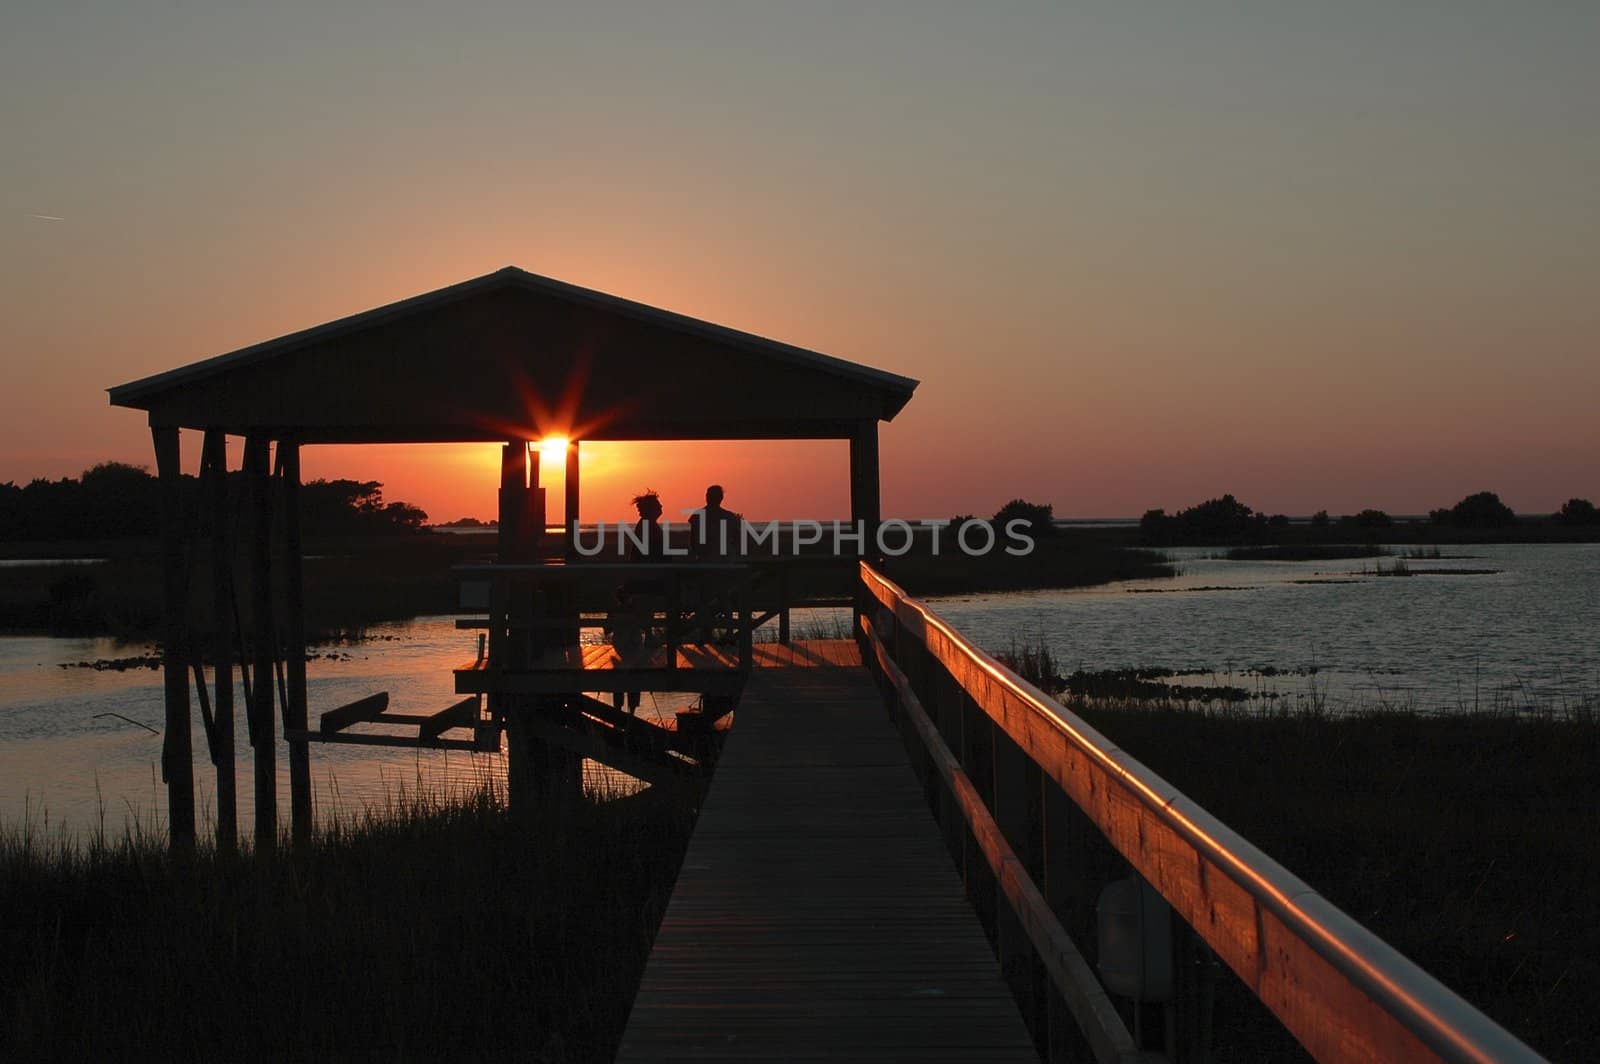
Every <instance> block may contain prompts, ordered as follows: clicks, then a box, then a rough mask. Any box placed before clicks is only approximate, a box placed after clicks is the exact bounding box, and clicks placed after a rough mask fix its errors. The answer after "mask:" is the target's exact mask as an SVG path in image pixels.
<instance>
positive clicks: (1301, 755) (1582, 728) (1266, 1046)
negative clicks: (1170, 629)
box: [1078, 704, 1600, 1060]
mask: <svg viewBox="0 0 1600 1064" xmlns="http://www.w3.org/2000/svg"><path fill="white" fill-rule="evenodd" d="M1078 711H1079V712H1080V713H1081V714H1082V715H1083V716H1084V717H1085V718H1086V719H1087V720H1088V721H1089V723H1091V724H1092V725H1093V726H1094V727H1096V728H1098V729H1100V730H1101V731H1102V732H1103V733H1105V735H1106V736H1107V737H1108V738H1109V739H1110V740H1111V741H1112V742H1114V743H1115V744H1117V745H1118V746H1119V747H1121V748H1122V749H1124V750H1126V751H1128V752H1129V753H1130V754H1132V755H1133V756H1134V757H1136V758H1138V759H1139V760H1140V761H1142V762H1144V763H1145V764H1146V765H1148V766H1149V767H1150V768H1152V769H1153V770H1155V771H1156V772H1157V773H1159V774H1160V775H1162V776H1163V777H1165V778H1166V779H1167V780H1169V781H1170V782H1172V783H1173V784H1174V785H1176V786H1177V787H1178V788H1179V789H1180V790H1182V791H1183V792H1184V793H1185V794H1187V795H1188V796H1189V797H1191V798H1193V799H1194V800H1195V801H1197V802H1198V803H1199V804H1200V805H1201V806H1203V807H1204V808H1206V809H1208V810H1209V811H1210V812H1212V813H1214V814H1215V815H1216V816H1218V817H1219V818H1220V819H1221V820H1222V821H1223V822H1224V823H1226V824H1227V825H1228V826H1229V827H1231V828H1233V829H1234V830H1236V831H1238V832H1239V833H1240V834H1241V835H1243V836H1244V837H1245V838H1247V839H1249V840H1250V841H1251V842H1252V843H1254V844H1256V845H1257V846H1259V847H1260V848H1261V849H1262V850H1264V851H1265V852H1266V853H1268V854H1270V855H1272V857H1273V858H1275V859H1276V860H1278V861H1279V862H1280V863H1282V864H1283V865H1285V866H1286V867H1287V868H1289V869H1290V870H1291V871H1292V872H1294V873H1295V874H1296V875H1299V876H1301V877H1302V878H1304V879H1305V880H1306V881H1307V882H1309V883H1310V884H1311V885H1312V886H1313V887H1314V888H1316V889H1317V890H1318V891H1319V892H1320V893H1322V894H1323V895H1325V896H1326V897H1327V898H1329V899H1330V900H1331V901H1332V902H1333V903H1334V904H1336V905H1338V906H1339V907H1340V908H1342V909H1344V910H1345V911H1346V912H1347V913H1349V914H1350V915H1351V916H1353V917H1355V918H1356V919H1357V920H1359V921H1360V922H1362V923H1363V924H1365V925H1366V926H1367V927H1368V928H1370V929H1371V930H1372V931H1373V932H1374V933H1376V934H1377V935H1378V936H1379V937H1381V938H1383V939H1384V940H1385V941H1387V942H1389V943H1390V944H1391V945H1393V946H1394V947H1396V948H1397V949H1399V950H1400V952H1402V953H1404V954H1405V955H1406V956H1408V957H1410V958H1411V959H1412V960H1414V961H1416V962H1417V963H1418V964H1420V965H1421V966H1422V967H1423V968H1425V969H1427V970H1428V971H1429V972H1431V973H1432V974H1433V975H1435V976H1436V977H1438V978H1439V979H1440V980H1441V981H1443V982H1444V983H1445V984H1446V985H1447V986H1449V987H1451V988H1452V989H1454V990H1455V991H1456V992H1458V993H1460V994H1461V995H1462V996H1463V997H1465V998H1466V999H1467V1000H1468V1001H1470V1002H1471V1003H1473V1004H1474V1005H1476V1006H1477V1007H1478V1008H1480V1009H1482V1010H1483V1011H1484V1012H1486V1013H1488V1014H1489V1015H1490V1016H1491V1017H1493V1018H1494V1019H1495V1020H1496V1021H1498V1022H1499V1023H1501V1024H1502V1025H1503V1026H1505V1027H1506V1028H1508V1029H1509V1030H1511V1031H1513V1032H1514V1033H1516V1034H1517V1035H1519V1036H1520V1037H1522V1038H1524V1039H1525V1040H1527V1041H1528V1042H1530V1043H1531V1044H1532V1045H1533V1046H1534V1047H1535V1048H1537V1049H1539V1050H1540V1051H1541V1052H1543V1053H1545V1054H1546V1055H1548V1056H1550V1057H1551V1058H1552V1059H1556V1060H1593V1059H1600V1029H1597V1028H1596V1026H1595V1024H1594V1022H1593V994H1594V988H1595V987H1596V986H1600V894H1597V891H1596V889H1595V887H1596V884H1597V883H1600V774H1597V773H1596V772H1595V771H1594V766H1595V765H1596V764H1597V763H1600V713H1596V712H1595V711H1594V709H1593V708H1592V707H1588V708H1586V707H1581V706H1579V707H1557V708H1546V709H1544V710H1539V711H1526V710H1523V711H1516V712H1512V711H1506V710H1502V709H1484V710H1480V711H1478V712H1468V713H1459V712H1458V713H1451V714H1435V715H1430V714H1425V713H1420V712H1414V711H1405V710H1398V709H1393V708H1387V709H1367V710H1357V711H1352V710H1349V709H1344V710H1341V711H1331V710H1330V709H1329V708H1328V707H1326V706H1321V707H1319V706H1300V707H1297V708H1284V707H1276V708H1273V707H1269V708H1266V709H1260V708H1251V709H1241V708H1238V707H1229V706H1221V707H1216V706H1212V707H1187V708H1173V707H1170V706H1168V707H1155V708H1151V707H1149V706H1145V705H1137V704H1125V705H1122V706H1110V705H1098V706H1080V707H1078ZM1220 993H1221V995H1222V996H1221V997H1219V1003H1218V1010H1219V1015H1218V1024H1219V1034H1218V1047H1219V1059H1226V1058H1227V1057H1229V1056H1231V1057H1232V1059H1245V1060H1248V1059H1265V1058H1266V1057H1268V1056H1274V1055H1275V1054H1277V1053H1279V1052H1280V1051H1282V1052H1290V1051H1291V1049H1290V1047H1288V1046H1287V1044H1286V1043H1283V1040H1282V1038H1281V1036H1280V1035H1279V1034H1278V1033H1277V1032H1275V1031H1274V1027H1275V1024H1274V1023H1273V1021H1272V1020H1271V1018H1270V1017H1268V1016H1266V1015H1265V1013H1264V1012H1262V1011H1261V1010H1260V1007H1259V1006H1257V1005H1255V1004H1253V1003H1252V1002H1251V1001H1249V1000H1248V994H1247V992H1245V991H1244V990H1243V988H1242V985H1241V984H1237V983H1236V982H1232V981H1231V980H1226V981H1225V984H1224V987H1223V989H1222V990H1221V991H1220ZM1226 1043H1232V1044H1233V1045H1234V1046H1235V1048H1236V1052H1234V1053H1231V1054H1230V1053H1224V1052H1220V1050H1221V1049H1222V1048H1223V1046H1224V1045H1225V1044H1226ZM1241 1047H1242V1048H1241ZM1280 1047H1281V1048H1280Z"/></svg>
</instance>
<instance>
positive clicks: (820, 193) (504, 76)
mask: <svg viewBox="0 0 1600 1064" xmlns="http://www.w3.org/2000/svg"><path fill="white" fill-rule="evenodd" d="M223 6H225V5H219V4H213V3H193V4H191V3H182V2H178V3H163V4H143V3H134V2H121V3H115V4H110V3H106V4H99V3H87V4H75V3H62V2H60V0H52V2H49V3H34V2H31V0H23V2H21V3H8V4H6V5H5V8H4V11H3V13H0V133H3V137H4V139H3V149H0V150H3V153H4V156H3V157H4V160H5V166H4V168H3V170H0V175H3V177H0V180H3V193H4V195H3V202H0V206H3V208H4V214H3V215H0V345H3V348H0V353H3V357H4V360H5V367H6V371H7V373H6V387H5V389H4V390H3V391H0V481H3V480H17V481H25V480H27V479H30V478H32V477H35V476H51V477H56V476H62V475H75V474H76V473H78V472H79V471H81V470H82V469H83V468H85V467H86V466H88V465H91V464H93V463H95V462H97V461H101V460H105V459H118V460H123V461H131V462H137V463H149V462H150V461H151V459H150V457H149V454H150V450H149V436H148V433H147V432H146V429H145V425H144V421H143V417H142V415H140V414H139V413H136V412H134V411H129V410H120V409H113V408H111V407H110V406H109V405H108V404H107V401H106V395H105V392H104V389H105V388H106V387H107V386H110V385H113V384H119V383H122V382H125V381H129V380H132V379H135V378H138V377H142V376H145V375H147V374H150V373H154V372H157V371H160V370H164V369H167V368H170V367H173V366H176V365H180V364H183V363H187V362H190V361H194V360H196V359H199V358H203V357H206V356H210V355H213V354H217V353H219V352H223V351H227V350H232V349H234V348H237V347H241V346H244V345H246V344H250V343H254V342H256V341H259V340H263V339H267V338H270V337H272V336H276V335H279V334H282V333H286V332H292V331H295V330H298V329H301V328H304V327H307V326H310V325H314V324H317V323H320V322H322V321H326V320H328V319H331V318H336V317H340V316H343V315H345V314H349V313H353V312H356V311H360V310H364V309H367V308H368V307H371V306H375V305H378V304H381V303H385V302H388V301H391V300H394V299H398V298H402V297H405V296H409V295H414V294H417V293H419V292H423V291H427V290H430V289H433V288H436V287H439V286H441V285H444V284H449V283H452V282H455V281H459V280H462V279H465V278H467V277H472V276H476V275H479V274H483V273H486V272H489V271H491V270H494V269H497V268H499V267H501V266H505V265H508V264H515V265H519V266H522V267H524V268H525V269H528V270H531V271H533V272H535V273H540V274H545V275H548V276H552V277H557V278H560V279H563V280H567V281H571V282H573V283H576V284H581V285H585V286H588V287H592V288H598V289H602V290H605V291H609V292H613V293H616V294H618V295H622V296H626V297H628V298H631V299H636V300H640V301H642V302H645V303H650V304H654V305H658V306H662V307H666V308H669V309H672V310H676V311H681V312H683V313H687V314H692V315H695V316H697V317H702V318H707V319H710V320H712V321H716V322H720V323H723V324H726V325H730V326H733V327H736V328H740V329H746V330H749V331H752V332H756V333H760V334H762V335H766V336H771V337H775V338H778V339H782V340H786V341H789V342H791V343H795V344H799V345H801V346H805V347H810V348H814V349H816V350H820V351H824V352H827V353H829V354H834V355H838V356H840V357H843V358H848V359H852V360H855V361H859V362H864V363H867V364H869V365H873V366H878V367H881V368H884V369H887V370H892V371H894V372H897V373H902V374H906V375H909V376H912V377H916V378H919V379H920V380H922V382H923V384H922V386H921V388H920V389H919V390H918V393H917V395H916V397H915V398H914V399H913V400H912V402H911V404H910V405H909V406H908V407H907V409H906V411H905V412H904V413H903V414H902V415H901V416H900V417H899V418H898V419H897V420H896V421H894V422H893V423H891V424H889V425H887V426H885V428H884V430H883V478H884V502H885V511H886V513H889V514H894V515H901V516H906V517H921V516H948V515H950V514H953V513H957V512H978V513H985V512H990V511H992V510H993V509H994V508H996V507H997V506H998V505H999V504H1000V503H1002V502H1004V501H1005V500H1006V499H1008V498H1010V497H1012V496H1023V497H1026V498H1029V499H1033V500H1037V501H1042V502H1051V503H1053V504H1054V505H1055V507H1056V511H1057V513H1058V514H1059V515H1062V516H1096V515H1136V514H1138V513H1140V512H1142V511H1143V510H1145V509H1147V508H1149V507H1153V506H1164V507H1166V508H1168V509H1175V508H1177V507H1180V506H1183V505H1186V504H1189V503H1193V502H1196V501H1199V500H1201V499H1204V498H1206V497H1208V496H1212V495H1217V494H1220V493H1223V492H1233V493H1234V494H1236V495H1238V496H1239V497H1240V498H1241V499H1242V500H1243V501H1245V502H1247V503H1249V504H1251V505H1253V506H1255V507H1257V508H1259V509H1264V510H1269V511H1284V512H1289V513H1309V512H1311V511H1313V510H1317V509H1323V508H1326V509H1328V510H1330V511H1333V512H1334V513H1340V512H1348V511H1353V510H1356V509H1360V508H1363V507H1367V506H1375V507H1380V508H1383V509H1387V510H1390V511H1392V512H1397V513H1415V512H1419V511H1425V510H1427V509H1429V508H1431V507H1435V506H1441V505H1448V504H1450V503H1453V502H1454V501H1456V500H1457V499H1459V498H1460V497H1461V496H1463V495H1465V494H1467V493H1469V492H1473V491H1478V490H1484V489H1489V490H1495V491H1498V492H1500V493H1501V495H1502V496H1503V497H1504V498H1505V499H1506V500H1507V501H1508V502H1509V503H1510V504H1511V505H1512V506H1513V507H1515V508H1516V509H1518V510H1523V511H1531V512H1541V511H1542V512H1549V511H1551V510H1553V509H1555V508H1557V507H1558V506H1559V505H1560V504H1561V503H1562V502H1563V501H1564V500H1566V499H1567V498H1569V497H1571V496H1574V495H1584V496H1588V497H1590V498H1597V499H1600V418H1597V416H1596V397H1597V396H1600V120H1597V117H1596V107H1597V101H1600V62H1596V58H1595V57H1596V55H1597V54H1600V5H1596V4H1588V3H1571V2H1557V0H1549V2H1537V0H1533V2H1527V3H1509V2H1495V3H1489V2H1479V0H1452V2H1418V0H1414V2H1409V3H1394V2H1368V0H1347V2H1342V3H1322V4H1311V3H1287V2H1282V0H1274V2H1267V0H1261V2H1254V3H1229V4H1222V3H1195V2H1181V3H1180V2H1172V3H1157V2H1137V3H1129V2H1116V3H1113V2H1104V3H1074V2H1069V0H1053V2H1049V3H997V4H972V3H956V2H933V0H924V2H919V3H911V2H905V3H864V4H820V3H802V2H787V3H758V2H734V0H729V2H723V3H710V2H687V3H673V4H662V3H606V2H592V3H582V4H572V5H554V4H540V3H530V2H527V0H522V2H518V3H511V2H506V3H499V4H476V5H474V4H449V5H445V4H437V5H418V4H394V3H383V4H378V3H371V4H367V3H361V4H327V5H325V4H321V3H317V4H311V3H301V2H295V0H284V2H278V3H272V4H253V5H248V6H245V5H239V7H238V10H235V11H231V12H229V11H225V10H222V9H221V8H222V7H223ZM197 452H198V442H197V441H191V446H189V448H188V451H187V454H186V457H187V459H188V461H189V462H190V464H191V466H192V464H193V462H194V460H195V458H196V457H197ZM586 462H587V463H588V464H587V465H586V469H585V472H586V483H585V486H586V494H587V496H588V499H589V501H590V502H591V504H592V506H593V510H591V511H590V513H589V514H588V516H593V517H614V516H620V515H621V514H622V513H623V512H624V509H625V503H626V498H627V496H628V495H630V494H632V493H633V492H634V491H636V490H638V489H640V488H642V487H644V486H646V485H648V486H651V487H655V488H658V489H660V490H661V491H662V493H663V495H664V497H665V498H666V501H667V506H668V511H669V513H671V512H672V511H673V510H674V509H676V508H677V507H679V506H688V505H693V504H694V503H695V502H697V501H698V499H699V494H700V491H701V489H702V488H703V487H704V485H705V484H706V483H707V482H708V481H709V480H713V479H715V480H721V481H722V482H723V483H725V484H726V485H727V486H728V489H729V496H728V502H729V505H731V506H733V507H734V508H735V509H738V510H742V511H744V512H745V513H746V514H748V515H750V516H752V517H759V518H784V517H795V516H806V515H817V516H830V515H832V514H834V513H838V512H841V511H843V510H844V509H845V508H846V492H845V478H846V463H845V448H844V446H843V445H842V444H787V445H768V446H763V447H760V448H749V449H742V448H737V447H730V446H729V445H726V444H714V445H708V444H700V445H674V446H670V447H642V446H631V447H630V446H627V445H611V446H606V447H596V448H594V450H593V451H592V453H591V454H590V455H589V456H588V458H587V459H586ZM306 472H307V475H308V476H334V475H346V476H352V477H359V478H361V479H376V480H382V481H383V482H384V483H385V484H386V486H387V494H388V495H389V496H390V497H391V498H404V499H407V500H410V501H413V502H416V503H418V504H420V505H422V506H423V507H424V508H426V509H427V510H428V511H429V512H430V514H432V516H433V517H435V518H436V519H440V520H443V519H449V518H453V517H458V516H462V515H466V514H471V515H476V516H480V517H487V516H489V515H490V514H491V513H492V510H493V506H494V487H495V478H496V466H495V462H494V458H493V454H492V450H485V449H483V448H467V449H460V448H455V449H452V448H442V447H434V448H391V449H364V450H359V451H353V450H340V449H332V448H327V449H313V450H310V451H308V453H307V456H306Z"/></svg>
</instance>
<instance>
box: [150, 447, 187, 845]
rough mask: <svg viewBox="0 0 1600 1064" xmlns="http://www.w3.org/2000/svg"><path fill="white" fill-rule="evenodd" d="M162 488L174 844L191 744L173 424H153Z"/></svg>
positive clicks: (183, 827)
mask: <svg viewBox="0 0 1600 1064" xmlns="http://www.w3.org/2000/svg"><path fill="white" fill-rule="evenodd" d="M150 435H151V437H152V439H153V440H154V443H155V451H156V475H157V477H158V478H159V487H160V492H161V575H162V588H163V591H164V595H165V601H164V603H163V621H164V629H163V636H162V641H161V668H162V676H163V680H164V684H163V690H164V701H165V704H166V730H165V732H164V734H163V736H162V744H161V774H162V776H163V777H164V778H165V779H166V782H167V816H168V831H169V834H170V838H171V842H172V848H173V849H174V850H189V849H192V848H193V847H194V841H195V828H194V747H193V741H192V739H191V737H190V734H189V667H188V663H187V662H186V660H185V658H186V655H187V652H188V635H189V633H188V625H187V623H186V621H187V614H188V602H187V598H188V596H187V595H185V594H184V588H185V584H186V582H187V581H186V580H185V572H184V571H185V565H184V550H183V539H184V536H183V532H184V530H183V527H182V524H183V484H182V481H181V480H180V479H179V478H180V477H181V475H182V472H183V470H182V466H181V455H180V452H179V446H178V430H177V429H175V428H152V429H151V430H150Z"/></svg>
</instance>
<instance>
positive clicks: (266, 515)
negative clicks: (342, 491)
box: [244, 435, 278, 854]
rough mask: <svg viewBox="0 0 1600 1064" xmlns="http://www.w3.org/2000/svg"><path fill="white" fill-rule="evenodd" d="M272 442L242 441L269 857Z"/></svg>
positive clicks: (263, 844)
mask: <svg viewBox="0 0 1600 1064" xmlns="http://www.w3.org/2000/svg"><path fill="white" fill-rule="evenodd" d="M271 444H272V441H270V440H269V439H267V437H265V436H260V435H253V436H247V437H245V441H244V473H245V482H246V484H247V485H248V487H249V493H250V602H251V620H250V627H251V635H252V637H253V639H254V643H255V655H254V664H253V665H252V667H251V670H250V671H251V673H252V674H253V679H254V682H253V683H251V685H250V694H251V696H252V705H251V706H250V743H251V745H252V746H253V747H255V764H256V850H257V852H258V853H263V854H265V853H270V852H272V850H273V849H274V848H275V847H276V846H277V842H278V766H277V750H276V748H275V744H276V742H277V736H276V734H275V733H276V730H277V728H276V724H275V722H274V721H273V712H272V698H273V694H272V689H273V676H272V673H273V664H274V660H275V658H276V648H275V645H274V644H275V642H276V639H275V637H274V634H273V624H272V583H271V579H272V492H271V479H272V477H271V470H270V469H269V468H268V459H269V455H268V450H269V448H270V447H271Z"/></svg>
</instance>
